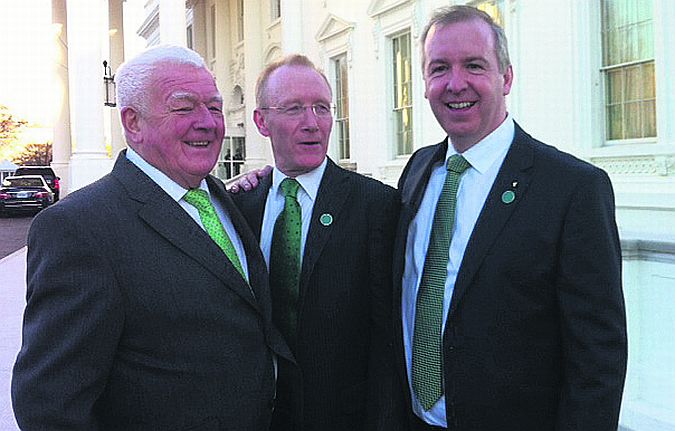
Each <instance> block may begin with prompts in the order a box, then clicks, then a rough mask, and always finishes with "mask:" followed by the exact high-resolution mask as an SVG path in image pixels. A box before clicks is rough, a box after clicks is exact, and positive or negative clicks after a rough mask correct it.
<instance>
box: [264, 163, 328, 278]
mask: <svg viewBox="0 0 675 431" xmlns="http://www.w3.org/2000/svg"><path fill="white" fill-rule="evenodd" d="M327 163H328V159H324V161H323V163H321V164H320V165H319V166H318V167H317V168H314V170H312V171H309V172H307V173H306V174H302V175H298V176H297V177H295V180H296V181H297V182H298V183H299V184H300V187H298V196H297V198H298V203H299V204H300V209H301V211H302V239H301V243H300V263H301V265H302V256H303V255H304V254H305V242H306V241H307V234H308V233H309V225H310V222H311V219H312V211H313V210H314V203H315V202H316V196H317V194H318V193H319V185H321V179H322V178H323V173H324V172H325V171H326V164H327ZM287 177H288V176H287V175H286V174H284V173H283V172H281V171H280V170H278V169H277V168H274V170H273V171H272V186H271V187H270V190H269V192H268V193H267V200H266V201H265V214H264V215H263V222H262V227H261V229H260V249H261V250H262V252H263V256H265V262H266V263H267V269H269V267H270V251H271V249H272V236H273V234H274V223H275V222H276V221H277V217H279V214H281V211H283V209H284V204H285V198H284V195H283V193H282V192H281V188H280V187H279V186H280V185H281V182H282V181H283V180H284V179H285V178H287Z"/></svg>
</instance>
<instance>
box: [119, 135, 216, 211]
mask: <svg viewBox="0 0 675 431" xmlns="http://www.w3.org/2000/svg"><path fill="white" fill-rule="evenodd" d="M127 159H128V160H129V161H130V162H131V163H133V164H134V165H136V166H137V167H138V169H140V170H141V171H143V172H144V173H145V174H146V175H147V176H149V177H150V179H151V180H153V181H154V182H155V183H157V185H158V186H159V187H161V188H162V190H164V191H165V192H166V193H167V194H168V195H169V196H171V199H173V200H175V201H176V202H178V201H180V200H181V199H182V198H183V196H185V193H187V189H185V188H183V187H182V186H180V185H178V183H176V182H175V181H174V180H172V179H171V178H169V177H168V176H167V175H166V174H165V173H164V172H162V171H160V170H159V169H157V168H156V167H154V166H152V165H151V164H150V163H148V162H147V161H146V160H145V159H144V158H143V157H141V155H140V154H138V153H137V152H136V151H134V149H133V148H131V147H127ZM199 188H200V189H202V190H204V191H206V192H207V193H209V188H208V186H207V185H206V179H205V178H202V181H201V183H200V184H199ZM209 195H210V193H209Z"/></svg>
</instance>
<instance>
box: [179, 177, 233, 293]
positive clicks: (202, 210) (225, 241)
mask: <svg viewBox="0 0 675 431" xmlns="http://www.w3.org/2000/svg"><path fill="white" fill-rule="evenodd" d="M183 199H184V200H185V202H187V203H189V204H190V205H192V206H193V207H195V208H197V211H199V218H200V219H201V220H202V224H203V225H204V229H206V232H207V233H208V234H209V236H210V237H211V239H213V241H215V243H216V244H218V247H220V248H221V250H223V252H224V253H225V256H227V258H228V259H230V262H232V265H234V267H235V268H236V269H237V271H239V274H241V276H242V277H243V278H244V280H246V274H245V273H244V269H243V268H242V266H241V262H240V261H239V256H237V252H236V251H235V249H234V245H232V241H230V237H229V236H227V232H225V229H224V228H223V225H222V223H221V222H220V219H219V218H218V215H217V214H216V210H215V208H213V205H212V204H211V201H210V200H209V195H208V193H206V191H205V190H202V189H190V190H188V192H187V193H185V196H183Z"/></svg>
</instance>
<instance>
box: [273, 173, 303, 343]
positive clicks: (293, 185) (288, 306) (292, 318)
mask: <svg viewBox="0 0 675 431" xmlns="http://www.w3.org/2000/svg"><path fill="white" fill-rule="evenodd" d="M298 187H300V184H299V183H298V182H297V181H296V180H294V179H292V178H286V179H284V180H283V181H282V182H281V186H280V188H281V192H282V193H283V195H284V209H283V211H281V213H280V214H279V217H277V220H276V222H275V223H274V234H273V236H272V247H271V251H270V285H271V291H272V315H273V317H274V323H275V324H276V325H277V327H278V328H279V329H280V330H281V332H282V333H283V334H284V336H285V337H286V340H287V341H288V342H289V343H290V344H291V346H294V345H295V336H296V333H295V332H296V327H297V322H298V317H297V316H298V312H297V305H298V296H299V288H298V286H299V284H300V244H301V238H302V209H301V208H300V204H299V203H298V199H297V196H298Z"/></svg>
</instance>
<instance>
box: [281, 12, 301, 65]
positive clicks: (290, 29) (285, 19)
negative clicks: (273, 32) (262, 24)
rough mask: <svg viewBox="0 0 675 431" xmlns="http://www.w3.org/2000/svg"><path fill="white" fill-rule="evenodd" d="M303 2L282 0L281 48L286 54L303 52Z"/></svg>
mask: <svg viewBox="0 0 675 431" xmlns="http://www.w3.org/2000/svg"><path fill="white" fill-rule="evenodd" d="M302 16H303V14H302V2H301V0H281V50H282V51H283V53H284V54H290V53H297V52H303V51H304V50H303V44H302Z"/></svg>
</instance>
